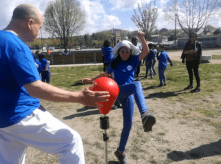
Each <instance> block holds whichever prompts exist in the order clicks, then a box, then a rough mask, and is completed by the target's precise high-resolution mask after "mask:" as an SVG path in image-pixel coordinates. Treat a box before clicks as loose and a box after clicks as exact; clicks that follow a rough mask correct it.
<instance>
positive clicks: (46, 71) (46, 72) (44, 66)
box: [38, 54, 51, 83]
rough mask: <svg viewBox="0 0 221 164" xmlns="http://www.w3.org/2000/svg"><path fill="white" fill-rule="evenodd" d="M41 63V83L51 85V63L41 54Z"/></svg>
mask: <svg viewBox="0 0 221 164" xmlns="http://www.w3.org/2000/svg"><path fill="white" fill-rule="evenodd" d="M38 57H39V61H40V63H41V65H40V67H41V81H43V82H46V83H50V79H51V72H50V68H49V64H50V61H48V60H47V59H45V58H44V55H43V54H39V56H38Z"/></svg>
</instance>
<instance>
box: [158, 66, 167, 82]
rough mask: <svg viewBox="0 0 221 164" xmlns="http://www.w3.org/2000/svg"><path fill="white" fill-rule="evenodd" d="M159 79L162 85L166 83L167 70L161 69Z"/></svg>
mask: <svg viewBox="0 0 221 164" xmlns="http://www.w3.org/2000/svg"><path fill="white" fill-rule="evenodd" d="M159 78H160V83H161V84H163V83H166V82H167V79H166V74H165V69H159Z"/></svg>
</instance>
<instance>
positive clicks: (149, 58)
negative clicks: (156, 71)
mask: <svg viewBox="0 0 221 164" xmlns="http://www.w3.org/2000/svg"><path fill="white" fill-rule="evenodd" d="M148 46H149V49H150V52H149V54H148V56H147V57H146V74H145V76H144V78H147V76H148V72H149V70H150V77H151V78H153V70H152V67H153V61H154V58H155V52H154V50H152V46H153V44H151V43H150V44H148Z"/></svg>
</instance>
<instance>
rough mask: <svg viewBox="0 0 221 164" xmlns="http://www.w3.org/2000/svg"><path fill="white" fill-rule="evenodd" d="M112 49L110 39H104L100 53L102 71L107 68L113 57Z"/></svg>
mask: <svg viewBox="0 0 221 164" xmlns="http://www.w3.org/2000/svg"><path fill="white" fill-rule="evenodd" d="M112 51H113V49H112V47H111V46H110V41H109V40H105V41H104V43H103V47H102V54H103V62H104V66H103V70H104V72H105V71H106V70H107V68H108V66H109V64H110V62H111V60H112V58H113V53H112Z"/></svg>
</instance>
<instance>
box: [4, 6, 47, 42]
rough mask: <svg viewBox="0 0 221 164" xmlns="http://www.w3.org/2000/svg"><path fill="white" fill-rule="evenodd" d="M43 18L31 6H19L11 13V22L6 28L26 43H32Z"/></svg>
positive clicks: (38, 31)
mask: <svg viewBox="0 0 221 164" xmlns="http://www.w3.org/2000/svg"><path fill="white" fill-rule="evenodd" d="M42 25H43V18H42V16H41V14H40V13H39V11H38V10H37V9H36V8H35V7H34V6H32V5H29V4H21V5H19V6H17V7H16V8H15V9H14V11H13V16H12V20H11V22H10V24H9V26H8V27H7V28H6V30H7V29H10V30H13V31H15V32H16V33H17V34H18V35H19V37H20V38H21V39H22V40H24V41H26V42H33V41H34V40H35V38H36V37H37V36H38V34H39V33H40V28H41V27H42Z"/></svg>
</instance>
